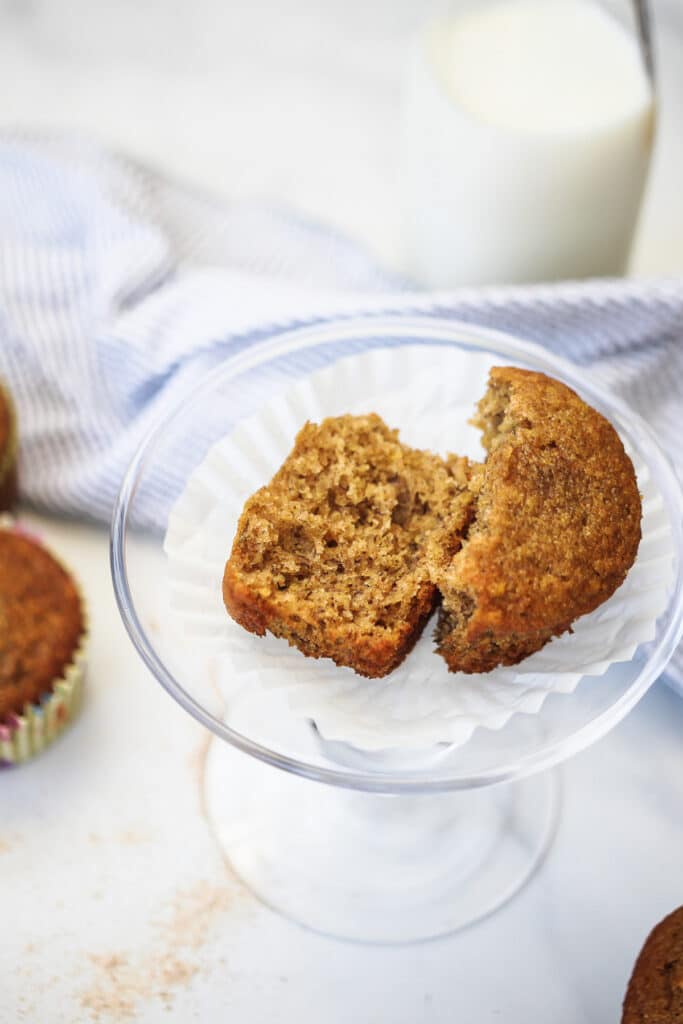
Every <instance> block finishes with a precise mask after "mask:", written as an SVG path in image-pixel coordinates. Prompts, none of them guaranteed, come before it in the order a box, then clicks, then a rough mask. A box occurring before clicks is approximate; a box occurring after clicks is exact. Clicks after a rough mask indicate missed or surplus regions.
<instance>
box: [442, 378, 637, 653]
mask: <svg viewBox="0 0 683 1024" xmlns="http://www.w3.org/2000/svg"><path fill="white" fill-rule="evenodd" d="M478 409H479V412H478V415H477V416H476V417H475V418H474V420H473V422H474V423H475V424H476V425H477V426H479V427H481V428H482V430H483V432H484V436H483V443H484V446H485V447H486V448H487V450H488V457H487V459H486V462H485V464H484V466H483V467H481V468H478V469H477V470H476V472H475V473H474V474H473V478H472V481H471V487H472V489H473V491H474V493H475V494H476V496H477V507H476V515H475V517H474V519H473V521H472V523H471V525H470V528H469V533H468V535H467V537H466V538H465V539H464V541H463V543H462V546H461V547H460V546H459V547H458V550H457V553H456V554H455V555H454V556H453V557H452V558H450V559H443V558H442V559H441V560H439V559H436V560H435V562H434V563H433V565H432V579H434V581H435V582H436V584H437V586H438V588H439V590H440V592H441V594H442V598H443V605H442V610H441V613H440V620H439V624H438V626H437V631H436V641H437V645H438V650H439V652H440V653H441V654H442V655H443V657H444V658H445V659H446V662H447V664H448V667H449V669H451V670H452V671H458V672H486V671H489V670H490V669H493V668H495V667H496V666H497V665H513V664H516V663H517V662H519V661H521V660H522V658H524V657H526V656H527V655H529V654H531V653H532V652H534V651H536V650H538V649H539V648H540V647H542V646H543V645H544V644H545V643H546V642H547V641H548V640H549V639H550V638H551V637H552V636H556V635H559V634H560V633H563V632H565V631H566V630H567V629H569V628H570V626H571V623H572V622H573V621H574V620H575V619H576V618H578V617H579V616H580V615H585V614H586V613H587V612H590V611H593V609H594V608H596V607H597V606H598V605H599V604H601V603H602V602H603V601H605V600H606V599H607V598H608V597H610V595H611V594H612V593H613V592H614V591H615V590H616V589H617V587H618V586H619V585H620V584H621V583H622V581H623V580H624V577H625V576H626V573H627V571H628V569H629V568H630V566H631V565H632V564H633V561H634V559H635V556H636V552H637V550H638V544H639V542H640V519H641V504H640V495H639V493H638V487H637V484H636V478H635V472H634V469H633V465H632V463H631V460H630V459H629V457H628V456H627V454H626V452H625V451H624V447H623V445H622V443H621V440H620V439H619V436H618V435H617V433H616V431H615V430H614V428H613V427H612V425H611V424H610V423H609V422H608V421H607V420H606V419H605V418H604V417H603V416H601V415H600V413H598V412H597V411H596V410H595V409H593V408H591V407H590V406H588V405H586V403H585V402H583V401H582V400H581V399H580V398H579V397H578V395H576V393H575V392H574V391H572V390H571V389H570V388H568V387H566V385H564V384H561V383H560V382H559V381H557V380H553V379H551V378H549V377H546V376H545V375H543V374H540V373H534V372H531V371H529V370H520V369H516V368H513V367H495V368H493V369H492V371H491V374H490V381H489V389H488V391H487V393H486V395H485V396H484V398H483V399H482V400H481V401H480V402H479V406H478Z"/></svg>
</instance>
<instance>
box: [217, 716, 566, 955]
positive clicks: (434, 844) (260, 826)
mask: <svg viewBox="0 0 683 1024" xmlns="http://www.w3.org/2000/svg"><path fill="white" fill-rule="evenodd" d="M302 727H305V723H302ZM204 797H205V806H206V809H207V813H208V817H209V821H210V824H211V827H212V829H213V832H214V834H215V837H216V839H217V841H218V843H219V844H220V846H221V848H222V849H223V851H224V852H225V854H226V857H227V859H228V861H229V863H230V865H231V866H232V868H233V870H234V871H235V873H236V874H237V875H238V876H239V878H240V879H241V880H242V881H243V882H245V883H246V885H247V886H248V887H249V888H250V889H251V890H252V892H253V893H254V894H255V895H256V896H257V897H258V898H259V899H260V900H261V901H262V902H264V903H266V904H267V905H269V906H270V907H272V908H273V909H275V910H277V911H279V912H280V913H282V914H284V915H285V916H286V917H288V918H291V919H292V920H294V921H297V922H299V923H300V924H303V925H306V926H308V927H309V928H312V929H314V930H316V931H319V932H324V933H325V934H328V935H334V936H337V937H341V938H345V939H354V940H359V941H363V942H381V943H401V942H410V941H414V940H418V939H427V938H431V937H433V936H437V935H443V934H445V933H447V932H452V931H454V930H456V929H458V928H462V927H464V926H465V925H467V924H470V923H471V922H473V921H476V920H477V919H479V918H481V917H483V916H485V915H486V914H489V913H491V911H493V910H495V909H496V908H497V907H499V906H500V905H501V904H502V903H505V901H506V900H508V899H510V897H511V896H513V895H514V893H515V892H517V890H518V889H519V888H520V887H521V886H522V885H523V884H524V883H525V882H526V881H527V880H528V879H529V878H530V877H531V876H532V874H533V873H534V871H535V870H536V868H537V867H538V865H539V864H540V863H541V861H542V860H543V857H544V856H545V854H546V852H547V850H548V848H549V845H550V843H551V841H552V838H553V834H554V831H555V825H556V822H557V814H558V808H559V800H558V780H557V772H556V771H546V772H542V773H540V774H538V775H535V776H532V777H531V778H528V779H524V780H522V781H519V782H514V783H508V784H503V785H495V786H484V787H476V788H470V789H465V790H459V791H452V792H445V793H414V794H413V793H408V794H405V793H402V794H388V793H368V792H363V791H359V790H353V789H343V788H339V787H336V786H329V785H326V784H324V783H321V782H315V781H311V780H309V779H306V778H302V777H300V776H298V775H292V774H289V773H287V772H283V771H278V770H277V769H276V768H273V767H271V766H270V765H268V764H264V763H263V762H261V761H258V760H256V759H254V758H251V757H248V756H247V755H245V754H243V753H242V752H241V751H238V750H236V749H235V748H234V747H231V746H230V745H229V744H227V743H224V742H223V741H222V740H220V739H218V738H216V739H214V740H213V742H212V744H211V747H210V750H209V754H208V757H207V761H206V768H205V775H204Z"/></svg>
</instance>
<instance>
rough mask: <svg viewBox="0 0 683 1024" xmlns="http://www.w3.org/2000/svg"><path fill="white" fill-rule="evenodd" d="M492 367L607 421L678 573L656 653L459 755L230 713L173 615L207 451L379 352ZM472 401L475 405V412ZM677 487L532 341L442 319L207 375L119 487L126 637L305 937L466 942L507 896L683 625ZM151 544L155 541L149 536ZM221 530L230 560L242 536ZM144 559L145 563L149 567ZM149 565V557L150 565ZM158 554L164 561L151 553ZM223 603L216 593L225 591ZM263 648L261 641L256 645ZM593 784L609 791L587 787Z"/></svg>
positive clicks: (257, 700)
mask: <svg viewBox="0 0 683 1024" xmlns="http://www.w3.org/2000/svg"><path fill="white" fill-rule="evenodd" d="M404 345H413V346H414V345H420V346H422V347H423V348H424V358H425V360H429V358H430V352H434V350H435V347H443V346H456V347H460V348H465V349H468V350H471V351H480V352H486V353H491V354H493V356H494V357H495V359H496V360H497V361H499V362H501V363H503V364H505V363H511V364H515V365H520V366H526V367H529V368H532V369H538V370H541V371H543V372H546V373H549V374H551V375H553V376H555V377H558V378H560V379H561V380H564V381H565V382H567V383H568V384H570V385H571V386H572V387H574V388H575V389H576V390H577V391H579V392H580V393H581V394H582V395H583V396H584V397H585V398H586V399H587V400H588V401H589V402H591V403H592V404H593V405H594V406H595V407H597V408H598V409H600V410H601V411H602V412H603V413H604V414H605V415H606V416H607V417H609V418H610V420H611V421H612V422H613V423H614V425H615V426H616V427H617V429H618V430H619V432H620V433H621V435H622V437H623V438H624V440H625V441H627V442H628V443H630V445H631V446H632V448H633V449H634V450H635V451H637V452H638V453H639V454H640V456H641V457H642V458H643V460H644V461H645V462H646V464H647V466H648V467H649V471H650V473H651V474H652V477H653V479H654V480H655V482H656V484H657V487H658V488H659V490H660V492H661V495H662V497H663V500H664V503H665V506H666V509H667V511H668V515H669V518H670V524H671V530H672V534H673V538H674V543H675V550H676V554H675V566H674V569H675V578H674V584H673V587H672V590H671V592H670V596H669V599H668V604H667V607H666V609H665V611H664V612H663V613H662V614H661V616H660V618H659V620H658V622H657V630H656V636H655V638H654V640H653V641H652V642H651V643H649V644H647V645H642V646H641V647H639V648H638V649H637V650H636V653H635V655H634V657H633V658H632V660H631V661H630V662H628V663H623V664H617V665H614V666H612V668H610V669H609V670H608V672H607V673H606V674H604V675H602V676H600V677H596V678H585V679H583V680H582V681H581V683H580V684H579V686H578V688H577V689H576V690H575V692H574V693H573V694H571V695H568V696H562V695H553V696H550V697H549V698H548V699H547V700H546V701H545V703H544V705H543V707H542V709H541V710H540V712H538V713H537V714H534V715H525V714H515V715H513V716H512V718H511V719H510V720H509V721H508V723H507V724H506V725H505V726H504V727H503V728H501V729H499V730H497V731H490V730H487V729H481V728H479V729H477V730H475V732H474V733H473V735H472V737H471V739H470V740H469V741H468V742H467V743H465V744H464V745H462V746H459V747H457V748H451V747H449V746H448V745H445V744H441V745H438V746H436V747H433V748H430V749H427V750H421V751H415V750H412V751H411V750H402V749H396V748H394V749H389V750H384V751H380V752H379V753H378V752H374V753H369V752H365V751H363V750H361V749H358V748H354V747H352V746H350V745H349V744H348V743H344V742H340V741H335V742H328V741H327V740H325V738H324V737H323V736H322V735H320V733H319V732H318V729H317V727H316V724H315V722H313V721H311V720H310V719H307V718H303V717H299V716H297V715H296V714H295V713H294V712H293V711H291V710H290V708H289V706H288V703H287V701H286V700H283V698H282V696H281V695H280V694H275V693H272V694H269V693H268V692H266V693H265V694H256V693H255V694H254V699H253V700H247V701H246V702H244V701H243V702H241V703H238V704H237V705H236V706H235V707H234V708H233V707H231V706H229V705H228V706H227V707H226V706H223V705H222V703H221V700H220V699H219V698H220V694H219V693H217V692H216V688H215V685H213V684H212V679H214V677H215V672H216V666H215V665H212V663H211V658H210V657H205V656H204V652H203V651H202V649H201V645H197V644H194V643H193V644H192V645H191V646H190V647H189V648H188V645H187V643H186V642H183V640H182V637H179V636H178V633H177V631H176V630H174V629H169V630H163V629H161V630H160V629H159V626H158V622H159V618H160V609H161V618H162V619H163V607H164V600H165V598H166V595H165V593H164V581H163V573H162V574H161V578H160V580H159V583H158V588H157V589H158V593H157V597H158V601H157V602H151V603H150V599H149V593H150V580H149V576H150V565H151V564H152V563H151V562H150V557H151V558H152V560H153V563H154V565H155V566H156V567H157V569H155V570H154V571H158V566H160V565H161V564H162V559H163V555H162V542H163V533H164V531H165V528H166V524H167V519H168V514H169V510H170V508H171V506H172V505H173V502H174V501H175V499H176V497H177V496H178V495H179V493H180V492H181V491H182V489H183V487H184V485H185V482H186V480H187V478H188V476H189V474H190V472H191V471H192V469H193V468H194V467H195V466H196V465H197V464H198V463H199V462H200V461H201V460H202V459H203V457H204V456H205V454H206V452H207V450H208V448H209V447H210V446H211V445H212V444H213V443H214V442H215V441H216V440H218V439H220V438H221V437H224V436H226V435H227V434H229V433H230V431H231V430H232V429H233V428H234V427H235V425H236V424H237V423H239V422H240V421H241V420H242V418H243V417H246V416H249V415H250V414H252V413H253V412H254V411H255V410H257V409H259V408H260V407H261V405H262V403H263V402H265V401H266V400H268V399H269V397H270V396H274V395H276V394H277V393H278V391H279V390H281V389H284V388H286V387H287V386H289V385H291V382H292V380H294V379H297V378H301V377H302V376H305V375H308V374H310V373H311V372H312V371H313V370H315V369H318V368H321V367H326V366H330V365H333V364H334V363H335V362H336V361H337V360H340V359H343V358H345V357H346V356H348V355H349V354H350V353H354V352H358V351H363V350H365V349H367V348H369V347H384V348H391V349H394V350H396V351H397V357H399V356H398V350H400V348H401V346H404ZM477 397H478V395H476V394H473V395H472V401H473V402H474V401H475V400H476V398H477ZM682 507H683V502H682V500H681V490H680V487H679V485H678V483H677V480H676V478H675V476H674V473H673V471H672V469H671V467H670V466H669V464H668V462H667V460H666V458H665V457H664V455H663V454H662V452H661V450H660V448H659V447H658V445H657V442H656V440H655V438H654V437H653V435H652V434H651V432H650V431H649V429H648V428H647V426H646V425H645V424H644V423H643V422H642V421H641V420H639V419H638V418H637V417H636V416H634V415H633V413H632V412H631V411H630V410H629V409H628V408H626V407H625V406H624V405H622V404H620V403H619V402H618V401H616V400H615V399H613V398H611V397H610V396H609V395H608V394H605V393H604V392H602V391H601V390H599V389H598V388H597V387H596V386H595V385H594V384H593V383H592V381H591V379H590V374H588V373H584V372H582V371H581V370H579V369H577V368H576V367H572V366H571V365H570V364H568V363H566V362H564V361H562V360H560V359H557V358H555V357H553V356H551V355H549V354H548V353H547V352H545V351H544V350H542V349H541V348H538V347H537V346H534V345H531V344H528V343H525V342H523V341H521V340H519V339H517V338H513V337H510V336H507V335H504V334H501V333H498V332H494V331H489V330H484V329H481V328H477V327H473V326H471V325H466V324H462V323H458V322H454V321H449V320H441V319H436V318H432V317H426V316H425V317H413V318H407V317H401V318H387V317H380V316H377V317H368V318H364V319H347V320H341V321H337V322H335V323H327V324H325V325H323V326H316V327H311V328H305V329H300V330H294V331H290V332H287V333H280V334H276V335H274V336H272V337H270V338H268V339H266V340H264V341H262V342H260V343H259V344H257V345H254V346H251V347H249V348H246V349H242V350H238V351H235V353H234V354H233V355H232V356H231V357H230V358H228V359H227V360H225V361H224V362H223V363H221V365H219V366H215V367H214V368H213V369H210V370H209V372H207V373H204V374H203V375H202V376H201V379H199V380H198V382H197V383H195V384H194V385H193V386H192V387H190V388H189V389H188V390H187V391H186V393H185V394H184V396H183V397H182V398H181V399H180V400H178V402H177V404H176V405H175V407H173V408H169V409H168V411H167V413H166V415H165V416H164V417H163V419H162V421H161V422H158V423H157V425H156V426H154V428H153V429H151V430H150V432H149V434H148V436H147V437H146V438H145V440H144V442H143V443H142V444H141V446H140V448H139V450H138V452H137V454H136V455H135V457H134V459H133V461H132V463H131V465H130V468H129V470H128V472H127V475H126V477H125V479H124V481H123V484H122V487H121V491H120V494H119V497H118V500H117V503H116V508H115V512H114V517H113V524H112V543H111V559H112V572H113V580H114V587H115V590H116V596H117V600H118V603H119V607H120V610H121V614H122V617H123V620H124V623H125V625H126V628H127V629H128V632H129V634H130V637H131V639H132V641H133V643H134V645H135V647H136V648H137V650H138V652H139V653H140V655H141V657H142V658H143V660H144V661H145V662H146V664H147V665H148V666H149V668H150V669H151V671H152V673H153V674H154V676H156V678H157V679H158V680H159V682H160V683H161V684H162V686H163V687H164V688H165V689H166V690H167V692H168V693H169V694H170V696H172V697H173V698H174V699H175V700H176V701H177V702H178V703H179V704H180V705H181V706H182V707H183V708H184V709H185V710H186V711H187V712H188V714H190V715H192V716H194V718H196V719H197V720H198V721H199V722H201V723H202V724H203V725H204V726H205V727H206V728H207V729H209V730H210V731H211V733H212V734H213V740H212V743H211V746H210V749H209V753H208V756H207V760H206V766H205V772H204V795H205V806H206V810H207V814H208V818H209V821H210V824H211V827H212V829H213V832H214V834H215V837H216V840H217V841H218V843H219V844H220V846H221V847H222V849H223V850H224V852H225V854H226V856H227V858H228V860H229V862H230V864H231V865H232V868H233V869H234V871H235V872H236V873H237V875H238V876H240V877H241V879H242V880H243V881H244V882H245V883H246V884H247V885H248V886H249V887H250V888H251V889H252V890H253V892H254V893H255V894H256V895H257V896H258V897H259V898H260V899H261V900H262V901H263V902H265V903H266V904H268V905H270V906H271V907H273V908H275V909H276V910H278V911H280V912H281V913H283V914H285V915H286V916H288V917H289V918H291V919H294V920H296V921H297V922H300V923H302V924H304V925H307V926H308V927H310V928H313V929H316V930H319V931H321V932H324V933H327V934H330V935H334V936H338V937H344V938H348V939H354V940H358V941H365V942H389V943H396V942H408V941H415V940H418V939H425V938H429V937H432V936H436V935H441V934H444V933H447V932H451V931H453V930H455V929H458V928H461V927H463V926H465V925H467V924H469V923H471V922H473V921H475V920H477V919H478V918H481V917H482V916H484V915H486V914H488V913H490V912H491V911H493V910H494V909H496V908H497V907H499V906H500V905H501V904H502V903H504V902H505V901H506V900H507V899H509V898H510V897H511V896H512V895H513V894H514V893H515V892H516V891H517V890H518V889H519V888H520V887H521V886H522V885H523V883H524V882H526V881H527V880H528V879H529V878H530V877H531V876H532V874H533V873H534V871H535V869H536V868H537V867H538V865H539V864H540V863H541V861H542V859H543V857H544V856H545V854H546V852H547V850H548V848H549V845H550V843H551V841H552V837H553V833H554V829H555V825H556V822H557V816H558V808H559V796H558V783H557V778H556V775H557V773H556V772H555V771H552V770H551V769H553V768H555V766H558V765H559V764H560V763H561V762H563V761H565V760H567V759H568V758H570V757H571V756H572V755H573V754H576V753H577V752H579V751H581V750H583V749H585V748H586V747H588V746H590V745H591V744H592V743H595V742H596V741H597V740H599V739H600V738H601V737H602V736H604V735H605V734H606V733H607V732H608V731H609V730H610V729H612V728H613V727H614V726H615V725H616V724H617V723H618V722H619V721H620V720H621V719H622V718H623V717H624V716H625V715H626V714H628V712H629V711H630V710H631V709H632V708H633V707H634V706H635V704H636V703H637V702H638V700H639V699H640V698H641V697H642V696H643V694H644V693H645V692H646V690H647V689H648V687H649V686H650V685H651V684H652V682H653V681H654V680H655V679H656V678H657V677H658V676H659V675H660V674H661V673H662V671H663V670H664V668H665V666H666V664H667V662H668V661H669V659H670V657H671V655H672V653H673V652H674V650H675V647H676V645H677V643H678V641H679V639H680V637H681V633H682V631H683V596H682V575H681V549H682V545H681V508H682ZM140 532H143V533H146V534H147V535H148V536H147V539H146V541H145V542H144V543H140V542H139V537H138V534H139V533H140ZM227 534H228V530H227V528H226V538H225V551H226V556H227V553H228V550H229V547H230V544H231V540H232V536H228V535H227ZM150 549H151V554H150ZM143 552H144V557H143ZM155 558H156V561H154V559H155ZM216 600H217V601H220V580H217V585H216ZM254 642H255V643H258V641H257V640H256V639H255V640H254ZM596 785H599V780H596Z"/></svg>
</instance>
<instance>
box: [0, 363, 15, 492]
mask: <svg viewBox="0 0 683 1024" xmlns="http://www.w3.org/2000/svg"><path fill="white" fill-rule="evenodd" d="M17 449H18V438H17V418H16V412H15V410H14V404H13V402H12V399H11V397H10V394H9V391H8V390H7V388H6V387H5V386H4V385H3V383H2V381H1V380H0V512H9V511H10V509H12V508H13V507H14V503H15V502H16V500H17V454H18V451H17Z"/></svg>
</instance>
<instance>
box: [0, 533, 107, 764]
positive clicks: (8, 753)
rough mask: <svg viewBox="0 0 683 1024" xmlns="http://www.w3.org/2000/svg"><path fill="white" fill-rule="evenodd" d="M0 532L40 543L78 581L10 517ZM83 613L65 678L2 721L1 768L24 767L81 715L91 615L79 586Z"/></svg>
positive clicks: (0, 726)
mask: <svg viewBox="0 0 683 1024" xmlns="http://www.w3.org/2000/svg"><path fill="white" fill-rule="evenodd" d="M0 529H2V530H14V531H17V532H19V533H25V535H26V536H28V537H29V538H30V539H31V540H32V541H34V542H35V543H36V544H40V546H41V547H43V548H44V549H45V550H46V551H47V552H48V553H49V554H50V555H51V556H52V557H53V558H54V559H55V561H56V562H58V563H59V564H60V565H61V566H62V568H63V569H64V570H65V571H66V572H68V573H69V575H70V577H71V578H72V579H74V576H73V573H72V572H71V570H70V569H69V567H68V566H66V565H65V564H64V563H63V562H62V560H61V559H60V558H59V556H58V555H56V554H55V552H54V551H53V550H52V549H51V548H49V547H48V546H47V545H45V544H43V542H42V541H41V540H40V539H39V538H36V536H35V534H33V533H30V532H29V531H23V530H22V528H21V526H19V525H18V524H17V523H16V522H15V521H14V520H13V519H11V518H10V517H9V516H0ZM75 582H76V586H77V588H78V594H79V597H80V601H81V609H82V614H83V632H82V634H81V637H80V640H79V643H78V646H77V648H76V650H75V651H74V654H73V657H72V660H71V662H70V664H69V665H67V666H66V668H65V669H64V672H63V673H62V675H61V676H60V677H59V678H58V679H55V680H54V682H53V683H52V685H51V687H50V689H49V690H48V691H46V692H45V694H44V695H43V696H42V697H41V699H40V701H39V702H38V703H36V704H31V703H26V704H25V705H24V707H23V708H22V711H21V713H20V714H17V713H13V714H9V715H6V716H5V717H4V718H3V720H2V721H0V765H2V766H5V767H6V766H10V765H18V764H22V763H23V762H25V761H29V760H30V759H31V758H33V757H35V756H36V755H37V754H40V753H41V752H42V751H43V750H45V748H46V747H49V746H50V744H51V743H53V742H54V740H56V739H57V737H58V736H60V735H61V734H62V733H63V732H64V730H65V729H66V728H67V727H68V726H69V724H70V723H71V722H72V721H73V720H74V718H75V717H76V715H77V714H78V712H79V710H80V707H81V703H82V699H83V688H84V683H85V670H86V654H87V646H88V641H89V636H90V631H89V624H88V613H87V607H86V604H85V600H84V597H83V592H82V590H81V589H80V587H79V586H78V582H77V581H75Z"/></svg>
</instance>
